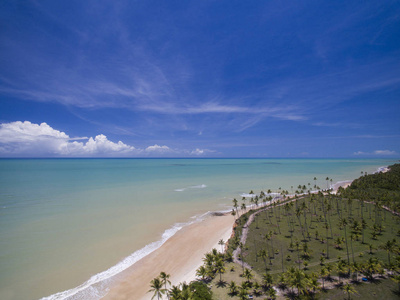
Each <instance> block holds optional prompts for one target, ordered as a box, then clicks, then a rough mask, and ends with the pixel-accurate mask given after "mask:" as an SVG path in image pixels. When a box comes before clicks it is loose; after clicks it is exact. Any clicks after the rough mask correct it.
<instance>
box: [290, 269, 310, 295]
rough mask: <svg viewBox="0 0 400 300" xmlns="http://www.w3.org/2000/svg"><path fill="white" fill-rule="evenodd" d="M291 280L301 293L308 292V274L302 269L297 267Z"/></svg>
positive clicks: (292, 284) (291, 283)
mask: <svg viewBox="0 0 400 300" xmlns="http://www.w3.org/2000/svg"><path fill="white" fill-rule="evenodd" d="M292 275H293V276H292V278H291V280H290V285H291V286H293V287H295V288H296V289H297V293H298V294H299V295H303V294H305V293H306V292H307V287H308V282H307V276H306V274H305V273H304V272H303V271H302V270H300V269H295V271H294V273H293V274H292Z"/></svg>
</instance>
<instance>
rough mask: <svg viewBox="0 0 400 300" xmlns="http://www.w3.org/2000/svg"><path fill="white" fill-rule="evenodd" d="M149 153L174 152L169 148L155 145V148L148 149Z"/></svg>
mask: <svg viewBox="0 0 400 300" xmlns="http://www.w3.org/2000/svg"><path fill="white" fill-rule="evenodd" d="M146 151H147V152H166V151H172V150H171V149H170V148H169V147H168V146H165V145H164V146H159V145H157V144H155V145H154V146H149V147H147V148H146Z"/></svg>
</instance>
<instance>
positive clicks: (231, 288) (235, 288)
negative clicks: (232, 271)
mask: <svg viewBox="0 0 400 300" xmlns="http://www.w3.org/2000/svg"><path fill="white" fill-rule="evenodd" d="M228 289H229V294H230V295H231V296H234V295H236V294H237V293H238V286H237V285H236V283H235V282H234V281H231V283H229V285H228Z"/></svg>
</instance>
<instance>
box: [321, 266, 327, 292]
mask: <svg viewBox="0 0 400 300" xmlns="http://www.w3.org/2000/svg"><path fill="white" fill-rule="evenodd" d="M319 274H320V275H321V279H322V289H325V279H326V276H328V270H327V268H326V267H322V268H321V271H320V272H319Z"/></svg>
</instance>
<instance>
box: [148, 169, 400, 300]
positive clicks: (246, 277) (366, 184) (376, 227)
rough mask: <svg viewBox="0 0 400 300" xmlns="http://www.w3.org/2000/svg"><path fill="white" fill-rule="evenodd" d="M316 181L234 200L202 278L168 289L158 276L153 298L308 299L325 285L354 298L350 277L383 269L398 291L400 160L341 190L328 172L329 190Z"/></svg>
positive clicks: (200, 273)
mask: <svg viewBox="0 0 400 300" xmlns="http://www.w3.org/2000/svg"><path fill="white" fill-rule="evenodd" d="M313 180H314V186H313V187H311V184H310V183H308V184H307V185H299V186H298V187H297V190H296V191H295V196H292V197H287V195H288V194H289V192H288V191H285V190H282V189H281V188H280V189H279V193H280V196H279V197H275V198H274V200H273V201H271V200H272V197H271V196H270V195H271V191H270V190H268V191H267V193H266V194H265V193H264V192H261V193H260V194H259V195H255V194H254V193H253V192H252V191H251V192H250V194H252V197H249V199H247V198H242V200H241V201H242V203H239V201H238V200H236V199H234V200H233V209H232V215H233V216H234V217H235V218H236V222H235V228H234V235H233V236H232V238H231V239H230V240H229V241H228V243H227V245H226V251H225V253H220V252H218V251H217V250H216V249H213V250H212V251H211V252H210V253H207V254H206V255H205V257H204V265H203V266H201V267H200V268H199V269H198V270H197V276H198V278H199V280H198V281H197V282H192V283H190V284H181V285H179V286H173V287H170V288H169V289H168V288H167V284H166V283H167V282H168V281H166V279H165V276H161V277H159V278H155V279H154V280H153V281H152V283H151V285H152V290H151V291H152V292H154V297H156V296H157V297H161V296H162V295H164V294H165V295H166V296H167V298H168V299H213V298H212V297H213V296H212V295H211V294H212V293H214V294H217V296H218V298H221V299H223V298H224V299H229V298H233V299H249V297H254V298H259V299H275V298H276V296H277V294H280V295H283V296H285V297H289V298H309V297H314V296H315V295H316V294H317V293H319V291H321V290H325V289H328V288H329V289H330V288H340V289H341V290H342V291H343V293H344V294H345V295H347V296H348V297H350V296H351V294H352V293H354V292H355V289H354V286H353V285H352V284H351V283H355V282H360V281H361V280H362V278H364V280H365V278H367V280H370V281H371V280H374V278H375V277H376V276H379V275H386V276H388V277H390V278H391V279H393V280H394V281H396V282H399V290H398V292H399V293H400V275H399V273H400V256H399V254H400V250H399V243H398V242H397V240H396V239H398V237H399V236H400V218H399V212H400V165H399V164H396V165H393V166H390V171H389V172H386V173H379V174H372V175H368V174H366V173H363V172H362V176H361V177H360V178H359V179H356V180H354V181H353V183H352V184H351V186H350V187H348V188H346V189H343V188H339V190H338V191H337V193H336V194H333V193H331V190H330V189H329V182H330V183H332V180H331V179H330V178H326V179H325V180H326V184H327V189H326V190H324V191H321V190H320V188H319V187H318V186H317V178H316V177H314V179H313ZM291 189H293V187H291ZM311 190H313V191H318V192H311ZM267 195H269V196H267ZM220 244H221V246H222V245H223V241H220ZM161 274H162V273H161ZM161 274H160V275H161ZM163 278H164V279H163ZM157 280H158V281H159V282H157ZM155 283H156V284H157V286H158V287H159V288H158V289H156V288H155V287H154V284H155ZM193 285H196V286H193ZM210 286H212V289H210V288H209V287H210ZM200 294H201V295H200ZM154 297H153V298H154ZM214 298H215V299H217V298H216V295H214ZM159 299H160V298H159Z"/></svg>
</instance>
